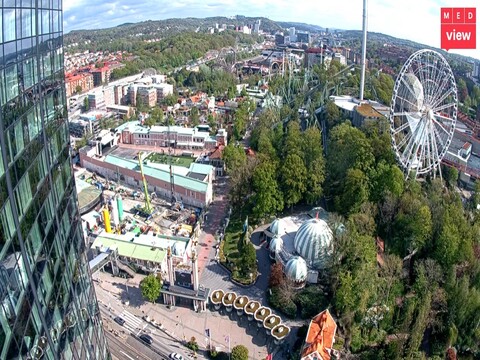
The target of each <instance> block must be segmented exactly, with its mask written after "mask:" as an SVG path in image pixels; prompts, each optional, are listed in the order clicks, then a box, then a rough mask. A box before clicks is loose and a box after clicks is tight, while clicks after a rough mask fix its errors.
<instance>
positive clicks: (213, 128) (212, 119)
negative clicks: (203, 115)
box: [207, 114, 217, 133]
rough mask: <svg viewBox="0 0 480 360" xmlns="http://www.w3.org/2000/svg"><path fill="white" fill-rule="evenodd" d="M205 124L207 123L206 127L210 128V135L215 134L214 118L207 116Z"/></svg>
mask: <svg viewBox="0 0 480 360" xmlns="http://www.w3.org/2000/svg"><path fill="white" fill-rule="evenodd" d="M207 123H208V126H210V132H211V133H216V132H217V122H216V121H215V118H214V117H213V115H212V114H208V116H207Z"/></svg>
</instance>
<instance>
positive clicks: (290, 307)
mask: <svg viewBox="0 0 480 360" xmlns="http://www.w3.org/2000/svg"><path fill="white" fill-rule="evenodd" d="M270 291H271V294H269V296H268V303H269V304H270V306H271V307H272V308H273V309H276V310H278V311H280V312H282V313H284V314H285V315H287V316H288V317H290V318H294V317H295V316H296V315H297V305H296V304H295V303H294V302H293V301H292V300H286V299H284V298H282V296H281V294H280V291H281V290H280V287H274V288H272V289H270Z"/></svg>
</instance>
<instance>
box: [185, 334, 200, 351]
mask: <svg viewBox="0 0 480 360" xmlns="http://www.w3.org/2000/svg"><path fill="white" fill-rule="evenodd" d="M186 346H187V348H189V349H190V350H192V351H195V352H197V351H198V343H197V339H195V337H194V336H192V338H191V339H190V341H189V342H188V343H187V345H186Z"/></svg>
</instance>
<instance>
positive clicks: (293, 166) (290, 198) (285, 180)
mask: <svg viewBox="0 0 480 360" xmlns="http://www.w3.org/2000/svg"><path fill="white" fill-rule="evenodd" d="M280 179H281V183H282V191H283V194H284V201H285V205H286V206H288V207H292V206H293V205H295V204H296V203H298V202H299V201H300V200H301V199H302V197H303V196H304V193H305V191H306V189H307V186H306V181H307V169H306V167H305V164H304V162H303V160H302V158H301V157H300V156H299V155H298V154H289V155H287V157H286V158H285V160H284V162H283V165H282V171H281V175H280Z"/></svg>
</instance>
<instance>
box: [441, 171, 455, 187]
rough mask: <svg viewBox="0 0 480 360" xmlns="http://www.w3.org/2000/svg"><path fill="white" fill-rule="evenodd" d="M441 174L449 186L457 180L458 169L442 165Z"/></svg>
mask: <svg viewBox="0 0 480 360" xmlns="http://www.w3.org/2000/svg"><path fill="white" fill-rule="evenodd" d="M442 170H443V176H444V178H445V181H446V182H447V185H448V187H449V188H452V187H454V186H455V185H457V181H458V170H457V169H455V168H454V167H452V166H442Z"/></svg>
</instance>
